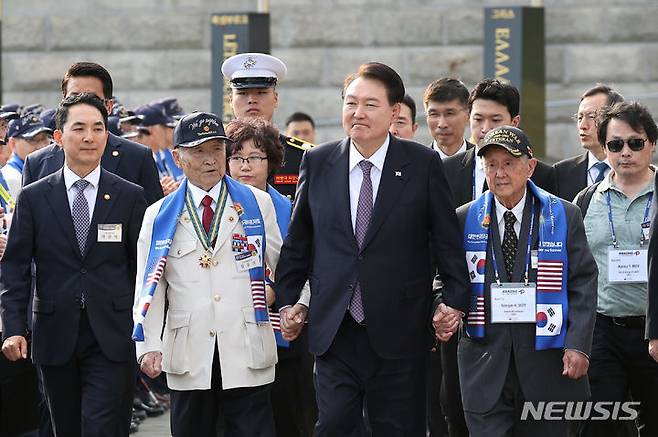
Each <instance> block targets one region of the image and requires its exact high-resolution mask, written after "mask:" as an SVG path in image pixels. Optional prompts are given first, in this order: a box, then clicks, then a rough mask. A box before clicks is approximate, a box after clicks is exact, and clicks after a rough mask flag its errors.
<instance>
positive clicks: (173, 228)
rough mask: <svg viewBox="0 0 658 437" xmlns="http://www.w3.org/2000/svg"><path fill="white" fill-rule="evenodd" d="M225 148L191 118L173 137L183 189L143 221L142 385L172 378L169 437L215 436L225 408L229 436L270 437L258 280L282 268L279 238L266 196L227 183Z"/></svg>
mask: <svg viewBox="0 0 658 437" xmlns="http://www.w3.org/2000/svg"><path fill="white" fill-rule="evenodd" d="M225 141H230V140H229V139H228V138H227V137H226V136H225V133H224V129H223V127H222V123H221V120H220V119H218V118H217V117H216V116H215V115H214V114H210V113H192V114H189V115H187V116H186V117H184V118H182V119H181V120H180V122H179V123H178V125H177V127H176V129H175V131H174V146H175V149H174V152H173V153H174V158H175V160H176V164H177V165H179V166H180V167H181V168H182V169H183V171H184V172H185V176H186V177H187V180H184V181H183V183H181V186H180V187H179V189H178V190H177V191H175V192H174V193H172V194H170V195H169V196H167V197H166V198H164V199H162V200H160V201H159V202H157V203H155V204H153V205H151V207H149V208H148V210H147V211H146V214H145V216H144V222H143V224H142V230H141V233H140V236H139V242H138V265H137V279H136V281H137V287H136V296H135V308H134V314H135V332H134V338H135V340H136V345H137V348H136V349H137V359H138V361H139V362H140V364H141V369H142V371H143V372H145V373H146V374H147V375H149V376H151V377H155V376H157V375H159V374H160V372H161V371H164V372H166V374H167V384H168V385H169V388H170V389H171V390H172V393H171V428H172V434H173V436H206V435H214V432H215V431H214V430H215V429H216V425H217V423H216V422H217V420H218V418H219V415H218V411H219V410H220V409H221V410H222V414H221V417H222V418H223V420H225V421H226V422H225V424H224V428H225V436H226V437H232V436H242V437H245V436H247V437H248V436H254V437H256V436H258V437H263V436H272V437H273V436H274V424H273V419H272V411H271V404H270V394H269V388H270V387H269V384H270V383H271V382H272V381H273V380H274V365H275V364H276V362H277V354H276V344H275V338H274V333H273V330H272V325H271V323H270V321H269V318H268V311H267V307H266V304H265V293H264V285H265V284H264V270H265V266H267V267H269V268H270V269H271V270H273V269H274V267H275V266H276V264H277V261H278V258H279V250H280V248H281V243H282V242H281V234H280V231H279V228H278V226H277V222H276V217H275V211H274V207H273V205H272V201H271V199H270V197H269V196H268V195H267V193H265V192H263V191H260V190H258V189H255V188H252V187H248V186H246V185H242V184H240V183H238V182H236V181H234V180H232V179H230V178H229V177H228V176H225V166H226V152H225V144H224V142H225ZM273 273H274V272H273ZM165 301H167V302H168V308H165ZM306 304H308V302H306ZM163 323H164V331H163V329H162V326H163ZM161 334H162V335H161Z"/></svg>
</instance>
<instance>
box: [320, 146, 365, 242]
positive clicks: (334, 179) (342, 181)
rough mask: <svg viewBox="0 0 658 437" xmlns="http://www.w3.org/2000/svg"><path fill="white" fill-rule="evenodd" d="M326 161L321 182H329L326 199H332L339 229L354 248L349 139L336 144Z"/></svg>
mask: <svg viewBox="0 0 658 437" xmlns="http://www.w3.org/2000/svg"><path fill="white" fill-rule="evenodd" d="M327 161H328V165H327V167H326V170H325V172H326V176H325V177H323V178H322V180H325V181H331V183H330V184H328V186H327V190H328V191H329V196H328V198H329V199H332V201H333V203H334V206H335V209H334V210H335V211H338V212H337V214H339V220H340V227H341V228H342V229H345V233H346V234H347V238H348V240H349V241H350V242H351V243H352V244H353V246H354V247H355V248H356V247H358V244H357V242H356V237H355V236H354V227H353V226H352V213H351V206H350V182H349V178H350V174H349V166H350V139H349V138H345V139H344V140H343V141H342V142H340V143H339V144H337V145H336V148H335V149H334V151H333V153H332V154H331V156H330V157H329V159H328V160H327Z"/></svg>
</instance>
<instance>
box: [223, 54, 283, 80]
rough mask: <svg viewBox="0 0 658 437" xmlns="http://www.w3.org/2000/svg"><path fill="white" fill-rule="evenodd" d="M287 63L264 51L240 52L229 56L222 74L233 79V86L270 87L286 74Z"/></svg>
mask: <svg viewBox="0 0 658 437" xmlns="http://www.w3.org/2000/svg"><path fill="white" fill-rule="evenodd" d="M287 71H288V69H287V68H286V64H284V63H283V62H282V61H281V60H280V59H279V58H277V57H274V56H271V55H266V54H264V53H240V54H239V55H235V56H231V57H230V58H227V59H226V60H225V61H224V63H223V64H222V74H223V75H224V77H227V78H228V79H229V80H230V81H231V87H232V88H237V89H241V88H270V87H273V86H275V85H276V82H277V80H282V79H283V78H284V77H285V76H286V72H287Z"/></svg>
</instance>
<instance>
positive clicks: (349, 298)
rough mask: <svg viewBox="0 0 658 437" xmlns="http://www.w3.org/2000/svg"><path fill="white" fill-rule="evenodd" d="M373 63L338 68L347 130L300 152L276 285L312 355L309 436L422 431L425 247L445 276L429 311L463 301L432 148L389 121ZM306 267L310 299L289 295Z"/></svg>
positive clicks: (288, 328) (287, 323) (396, 92)
mask: <svg viewBox="0 0 658 437" xmlns="http://www.w3.org/2000/svg"><path fill="white" fill-rule="evenodd" d="M404 92H405V91H404V85H403V83H402V79H401V78H400V76H399V75H398V74H397V73H396V72H395V71H394V70H393V69H391V68H390V67H388V66H386V65H384V64H380V63H368V64H364V65H362V66H361V67H360V68H359V70H358V71H357V73H355V74H353V75H350V76H348V77H347V79H346V80H345V86H344V89H343V96H344V100H343V115H342V119H343V129H344V130H345V132H346V134H347V135H348V137H347V138H345V139H343V140H340V141H334V142H330V143H326V144H324V145H322V146H319V147H316V148H313V149H311V150H309V151H307V152H306V154H305V155H304V159H303V161H302V165H301V170H300V178H299V184H298V186H297V194H296V201H295V206H294V209H293V213H292V220H291V223H290V228H289V233H288V236H287V238H286V240H285V242H284V246H283V249H282V252H281V258H280V260H279V263H278V266H277V276H276V285H275V290H276V293H277V304H278V306H279V309H280V310H282V313H281V317H282V320H283V325H284V326H283V329H284V332H285V334H286V336H288V337H289V338H294V337H295V335H297V334H298V333H299V331H301V327H302V325H303V322H304V320H305V318H306V316H307V315H308V319H309V327H308V335H309V348H310V350H311V352H312V353H313V354H315V355H316V367H315V384H316V393H317V400H318V409H319V419H318V423H317V424H316V428H315V435H316V436H317V437H325V436H336V435H361V434H359V431H360V430H361V429H362V428H363V415H362V413H363V408H364V405H365V406H366V409H367V417H368V419H369V423H370V427H371V429H372V433H373V435H376V436H392V435H396V436H399V435H405V436H407V435H408V436H418V435H424V434H425V384H426V361H427V351H428V349H429V347H430V346H431V340H432V338H431V335H430V334H431V331H430V329H429V320H430V317H431V315H432V311H431V309H432V277H433V276H434V272H433V269H432V268H431V262H430V258H431V251H432V249H433V250H434V251H435V252H436V253H435V254H434V255H435V259H436V260H437V262H438V268H439V273H440V274H441V278H442V280H443V283H444V288H443V303H441V304H440V305H439V308H438V309H437V312H445V313H446V314H451V315H453V316H454V317H461V315H462V314H463V311H465V310H466V307H467V304H468V302H467V301H468V291H467V287H468V284H467V276H466V269H465V263H464V261H463V260H462V259H459V258H460V257H461V256H462V255H460V254H463V248H462V242H461V240H460V237H459V231H458V227H457V221H456V217H455V214H454V208H453V205H452V201H451V200H450V194H449V191H448V185H447V182H446V180H445V177H444V175H443V171H442V168H441V159H440V158H439V156H438V155H437V154H436V153H435V152H433V151H431V150H430V149H428V148H427V147H425V146H423V145H421V144H418V143H414V142H410V141H406V140H401V139H398V138H395V137H394V136H392V135H390V134H389V132H388V129H389V127H390V124H391V122H392V121H393V120H394V119H395V118H396V117H397V115H398V112H399V107H400V102H401V101H402V98H403V96H404ZM307 279H310V284H311V305H310V308H309V309H307V308H306V307H304V306H302V305H300V304H295V302H297V297H298V296H299V294H300V291H301V289H302V287H303V285H304V283H305V281H306V280H307Z"/></svg>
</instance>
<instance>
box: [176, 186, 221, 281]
mask: <svg viewBox="0 0 658 437" xmlns="http://www.w3.org/2000/svg"><path fill="white" fill-rule="evenodd" d="M227 197H228V190H227V189H226V184H225V183H224V181H223V180H222V186H221V188H220V190H219V200H218V201H217V208H216V210H215V214H214V215H213V218H212V221H211V222H210V233H209V234H208V233H206V230H205V229H204V228H203V224H202V223H201V220H200V219H199V215H198V214H197V212H196V207H195V206H194V202H193V201H192V195H191V194H190V190H187V193H185V207H186V208H187V213H188V214H189V216H190V220H191V221H192V227H193V228H194V232H196V236H197V237H198V238H199V241H201V245H202V246H203V249H204V252H203V255H201V256H200V257H199V266H201V267H202V268H204V269H207V268H209V267H210V266H211V265H212V264H213V263H212V247H213V244H214V241H215V240H216V239H217V234H218V233H219V220H220V218H221V217H222V214H223V213H224V207H225V206H226V198H227Z"/></svg>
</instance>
